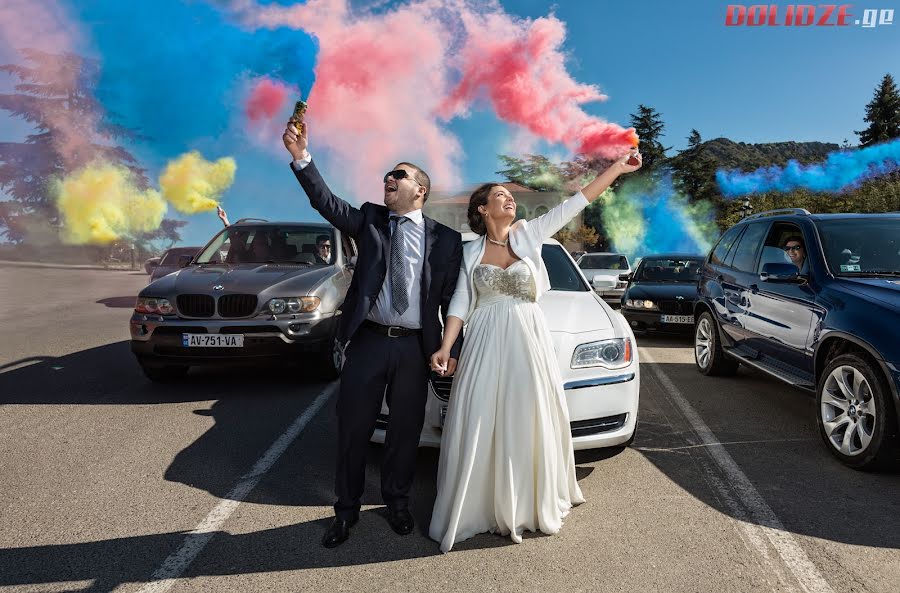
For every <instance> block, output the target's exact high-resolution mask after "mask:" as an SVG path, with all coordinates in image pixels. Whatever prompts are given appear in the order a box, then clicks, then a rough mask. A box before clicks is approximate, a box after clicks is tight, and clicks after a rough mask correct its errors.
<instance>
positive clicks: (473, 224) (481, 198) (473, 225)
mask: <svg viewBox="0 0 900 593" xmlns="http://www.w3.org/2000/svg"><path fill="white" fill-rule="evenodd" d="M498 185H503V184H502V183H485V184H484V185H482V186H481V187H479V188H478V189H476V190H475V191H473V192H472V197H470V198H469V212H468V214H467V216H468V218H469V228H470V229H472V232H473V233H476V234H479V235H486V234H487V227H486V226H485V224H484V218H482V216H481V212H479V211H478V207H479V206H487V202H488V194H490V193H491V188H492V187H497V186H498Z"/></svg>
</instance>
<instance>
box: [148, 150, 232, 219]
mask: <svg viewBox="0 0 900 593" xmlns="http://www.w3.org/2000/svg"><path fill="white" fill-rule="evenodd" d="M236 169H237V165H236V164H235V162H234V159H233V158H231V157H225V158H221V159H219V160H217V161H215V162H211V161H207V160H206V159H204V158H203V156H201V155H200V153H199V152H197V151H191V152H188V153H186V154H183V155H181V156H180V157H178V158H177V159H175V160H174V161H171V162H170V163H169V164H168V165H167V166H166V169H165V171H163V174H162V175H161V176H160V178H159V187H160V188H161V189H162V193H163V197H165V199H166V200H168V201H169V202H170V203H171V204H172V205H173V206H175V208H176V209H177V210H178V211H179V212H183V213H185V214H196V213H197V212H204V211H207V210H214V209H215V208H216V206H217V205H218V198H219V196H221V195H222V192H224V191H225V190H226V189H228V188H229V187H230V186H231V184H232V183H233V182H234V172H235V170H236Z"/></svg>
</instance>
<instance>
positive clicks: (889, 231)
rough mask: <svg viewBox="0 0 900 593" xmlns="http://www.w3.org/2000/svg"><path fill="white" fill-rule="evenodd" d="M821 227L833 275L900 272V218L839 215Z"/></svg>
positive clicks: (868, 274) (897, 273) (823, 242)
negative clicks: (842, 216)
mask: <svg viewBox="0 0 900 593" xmlns="http://www.w3.org/2000/svg"><path fill="white" fill-rule="evenodd" d="M817 226H818V227H819V233H820V235H821V237H822V249H823V251H824V252H825V260H826V261H827V262H828V268H829V269H830V270H831V272H832V273H833V274H835V275H837V276H878V275H889V276H898V275H900V218H839V219H834V220H825V221H821V222H819V223H818V224H817Z"/></svg>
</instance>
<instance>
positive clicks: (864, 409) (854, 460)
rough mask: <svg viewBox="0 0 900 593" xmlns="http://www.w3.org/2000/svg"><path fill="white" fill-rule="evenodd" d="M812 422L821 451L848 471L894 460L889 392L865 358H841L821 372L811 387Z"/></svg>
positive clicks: (895, 438) (895, 441)
mask: <svg viewBox="0 0 900 593" xmlns="http://www.w3.org/2000/svg"><path fill="white" fill-rule="evenodd" d="M842 417H843V419H842ZM816 421H817V424H818V425H819V434H820V435H821V437H822V440H824V441H825V446H826V447H828V450H829V451H830V452H831V454H832V455H834V456H835V457H836V458H837V459H839V460H840V461H841V462H842V463H843V464H844V465H847V466H848V467H852V468H854V469H859V470H873V469H880V468H882V467H886V466H887V465H889V464H890V463H892V462H894V461H896V460H897V455H898V445H900V443H898V435H897V416H896V414H895V412H894V407H893V403H892V401H891V399H890V391H889V387H888V385H887V383H886V381H885V377H884V374H883V373H882V372H881V369H880V368H879V367H878V365H877V364H875V363H874V362H872V361H871V360H870V359H869V358H868V357H865V356H861V355H859V354H855V353H848V354H841V355H840V356H836V357H835V358H834V360H832V361H831V362H830V363H829V364H828V366H827V367H825V370H824V371H823V372H822V374H821V376H820V377H819V381H818V384H817V385H816ZM848 431H849V432H848ZM866 441H867V442H866Z"/></svg>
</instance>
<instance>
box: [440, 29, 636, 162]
mask: <svg viewBox="0 0 900 593" xmlns="http://www.w3.org/2000/svg"><path fill="white" fill-rule="evenodd" d="M462 20H463V23H464V25H465V28H466V33H467V40H466V43H465V45H464V49H463V51H462V54H461V58H462V73H463V75H462V79H461V80H460V82H459V84H458V85H457V86H456V88H454V89H453V90H452V91H451V93H450V95H449V96H448V97H447V99H446V100H445V101H444V102H443V104H442V105H441V115H442V116H444V117H445V118H450V117H452V116H453V115H456V114H460V113H465V111H467V110H468V108H469V106H470V105H471V104H472V102H473V101H474V100H475V99H477V98H478V96H479V93H485V94H486V95H487V98H488V99H489V100H490V103H491V105H492V106H493V108H494V110H495V111H496V113H497V115H498V116H499V117H500V118H501V119H503V120H504V121H507V122H510V123H514V124H518V125H520V126H523V127H525V128H527V129H528V130H529V131H530V132H532V133H533V134H536V135H538V136H540V137H541V138H543V139H545V140H548V141H550V142H554V143H561V144H564V145H565V146H567V147H568V148H569V149H570V150H572V151H574V152H577V153H583V154H588V155H592V156H602V157H618V156H621V154H622V153H623V152H625V150H627V149H628V148H630V147H631V146H635V145H636V140H637V135H636V134H635V133H634V130H633V129H627V130H626V129H624V128H622V127H621V126H618V125H616V124H612V123H608V122H605V121H603V120H601V119H599V118H596V117H591V116H589V115H588V114H586V113H585V112H584V111H583V110H582V108H581V105H582V104H584V103H589V102H591V101H605V100H606V98H607V97H606V95H604V94H602V93H601V92H600V90H599V89H598V88H597V87H595V86H593V85H585V84H579V83H577V82H575V81H574V80H572V78H571V77H570V76H569V74H568V72H566V68H565V55H564V54H563V52H562V49H561V46H562V43H563V41H564V40H565V36H566V32H565V26H564V25H563V23H562V22H560V21H559V20H558V19H556V18H555V17H548V18H539V19H536V20H534V21H516V20H513V19H512V18H511V17H509V16H508V15H506V14H502V13H495V14H492V15H489V16H487V17H484V16H477V15H472V14H463V17H462Z"/></svg>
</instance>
